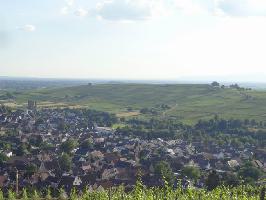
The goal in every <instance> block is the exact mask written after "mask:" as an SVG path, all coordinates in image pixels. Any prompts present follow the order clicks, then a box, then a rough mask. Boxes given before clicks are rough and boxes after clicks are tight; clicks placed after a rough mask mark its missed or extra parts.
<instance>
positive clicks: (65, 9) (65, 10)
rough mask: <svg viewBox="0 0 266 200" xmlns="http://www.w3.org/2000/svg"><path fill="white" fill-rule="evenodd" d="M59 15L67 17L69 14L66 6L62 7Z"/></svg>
mask: <svg viewBox="0 0 266 200" xmlns="http://www.w3.org/2000/svg"><path fill="white" fill-rule="evenodd" d="M60 13H61V14H62V15H67V14H69V7H67V6H65V7H63V8H62V9H61V11H60Z"/></svg>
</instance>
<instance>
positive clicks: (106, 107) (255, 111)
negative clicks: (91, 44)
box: [15, 84, 266, 123]
mask: <svg viewBox="0 0 266 200" xmlns="http://www.w3.org/2000/svg"><path fill="white" fill-rule="evenodd" d="M15 96H16V103H17V104H18V105H23V104H25V103H26V102H27V100H28V99H34V100H37V101H38V104H39V105H40V107H52V108H53V107H69V106H70V107H71V106H72V107H78V108H80V107H85V108H90V109H96V110H103V111H108V112H113V113H116V114H117V115H118V116H119V117H126V118H130V117H135V116H137V117H151V116H149V115H145V116H144V115H141V114H139V110H140V109H142V108H154V107H156V106H158V105H160V104H167V105H169V106H170V107H171V108H170V109H168V110H165V111H161V112H159V113H158V115H157V116H156V117H161V118H162V117H165V118H167V117H172V118H176V119H179V120H181V121H183V122H186V123H194V122H195V121H197V120H198V119H209V118H211V117H213V116H214V115H215V114H218V115H219V116H221V117H224V118H239V119H245V118H248V119H256V120H260V121H266V92H265V91H254V90H253V91H241V92H240V91H238V90H236V89H229V88H227V89H219V88H213V87H211V86H209V85H200V84H197V85H196V84H195V85H192V84H178V85H152V84H99V85H93V86H89V85H83V86H75V87H66V88H58V89H56V88H55V89H38V90H31V91H26V92H20V93H17V94H16V95H15ZM128 110H132V111H128Z"/></svg>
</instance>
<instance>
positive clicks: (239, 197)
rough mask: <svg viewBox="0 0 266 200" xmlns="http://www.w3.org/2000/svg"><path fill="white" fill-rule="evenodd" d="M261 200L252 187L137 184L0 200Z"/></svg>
mask: <svg viewBox="0 0 266 200" xmlns="http://www.w3.org/2000/svg"><path fill="white" fill-rule="evenodd" d="M18 199H21V200H31V199H32V200H68V199H69V200H264V199H265V188H262V187H253V186H240V187H236V188H227V187H219V188H216V189H215V190H212V191H206V190H204V189H193V188H190V189H182V188H177V189H172V188H171V187H169V186H165V187H164V188H146V187H145V186H143V184H142V183H141V182H138V183H137V185H136V186H135V188H134V190H133V191H131V192H125V189H124V188H123V186H121V187H119V188H113V189H109V190H101V191H91V190H85V191H84V192H83V193H82V194H81V193H78V192H77V191H76V190H75V189H73V190H72V191H71V193H70V194H69V195H67V194H66V193H65V192H64V190H60V192H59V193H58V195H57V196H56V197H54V196H53V195H51V192H50V191H49V190H48V191H46V192H42V193H41V192H40V193H38V192H37V191H34V192H32V193H29V192H27V191H26V190H25V189H24V190H23V191H22V192H21V194H19V195H16V193H15V192H13V191H11V190H10V191H8V192H7V194H6V195H4V194H3V192H0V200H18Z"/></svg>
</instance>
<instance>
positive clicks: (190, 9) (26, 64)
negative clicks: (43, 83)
mask: <svg viewBox="0 0 266 200" xmlns="http://www.w3.org/2000/svg"><path fill="white" fill-rule="evenodd" d="M265 35H266V1H265V0H45V1H36V0H8V1H7V0H0V75H2V76H29V77H56V78H107V79H142V80H143V79H164V80H165V79H171V80H179V79H205V78H210V77H216V78H218V79H219V78H220V79H223V80H236V81H238V80H240V81H264V77H265V75H266V58H265V55H264V54H265V47H266V38H265Z"/></svg>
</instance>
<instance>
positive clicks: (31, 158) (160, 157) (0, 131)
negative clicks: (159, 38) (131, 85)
mask: <svg viewBox="0 0 266 200" xmlns="http://www.w3.org/2000/svg"><path fill="white" fill-rule="evenodd" d="M36 107H37V104H36V102H34V101H29V103H28V108H27V109H25V110H16V111H10V110H7V109H6V108H4V107H2V108H1V109H0V137H1V141H0V153H1V161H0V188H1V189H2V190H3V191H5V190H6V191H7V190H8V189H10V188H14V189H17V190H21V189H22V188H37V189H38V190H41V189H44V188H51V189H55V190H56V189H59V188H63V189H64V190H65V191H68V192H69V191H70V190H71V189H72V188H73V187H75V188H77V189H78V190H82V189H85V188H88V189H90V190H102V189H107V188H111V187H117V186H120V185H122V184H123V185H124V186H125V188H126V189H128V190H131V189H132V188H133V187H134V185H135V183H136V180H137V179H138V178H139V177H140V176H141V179H142V181H143V183H144V184H145V185H147V186H160V185H161V184H162V182H161V181H160V180H159V179H158V167H157V166H156V165H157V164H158V163H160V162H162V161H164V162H167V163H168V164H169V167H170V170H171V173H172V174H173V181H174V182H173V183H174V185H176V186H177V185H178V184H182V187H193V186H194V187H199V188H201V187H204V186H205V182H206V174H209V173H212V172H213V171H214V170H215V173H217V175H218V176H220V177H221V178H223V177H225V174H229V175H230V174H233V173H234V172H235V170H236V169H237V168H239V167H240V166H241V165H242V164H243V163H244V162H245V160H250V161H251V162H252V163H253V166H254V167H255V168H258V169H259V170H261V171H264V172H266V154H265V152H264V151H261V150H260V149H258V148H257V147H256V146H254V145H251V144H249V143H246V144H245V146H244V147H239V148H234V147H232V146H231V145H229V144H224V145H220V146H219V145H217V144H215V143H212V142H208V143H204V142H203V141H197V142H195V141H193V142H189V141H185V140H183V139H171V140H166V139H161V138H157V139H151V140H147V139H141V138H139V137H137V136H133V135H129V136H125V135H123V133H121V132H119V131H117V130H115V129H112V128H110V127H109V126H108V125H109V124H110V123H111V122H110V121H112V120H115V119H114V117H113V116H109V115H107V114H106V113H97V112H96V113H90V116H91V117H89V118H87V117H84V113H82V112H80V111H79V110H75V109H64V110H62V109H54V110H50V109H42V110H38V111H37V109H36ZM85 114H86V113H85ZM87 114H88V113H87ZM99 118H101V119H99ZM254 155H256V157H255V156H254ZM255 158H256V159H255ZM185 167H191V168H196V169H198V170H199V171H200V172H201V175H199V176H197V175H196V177H193V176H189V174H188V175H187V174H186V173H185V172H184V170H183V169H184V168H185Z"/></svg>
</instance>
